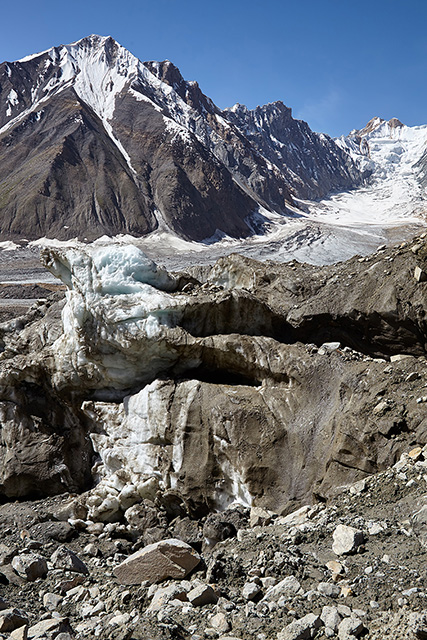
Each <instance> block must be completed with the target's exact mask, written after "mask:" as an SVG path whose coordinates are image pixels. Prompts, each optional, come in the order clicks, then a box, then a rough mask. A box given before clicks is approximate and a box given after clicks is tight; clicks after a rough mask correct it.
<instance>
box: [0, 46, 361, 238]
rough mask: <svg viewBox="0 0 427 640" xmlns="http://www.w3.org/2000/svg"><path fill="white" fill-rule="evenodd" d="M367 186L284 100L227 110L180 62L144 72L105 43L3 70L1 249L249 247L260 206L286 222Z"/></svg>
mask: <svg viewBox="0 0 427 640" xmlns="http://www.w3.org/2000/svg"><path fill="white" fill-rule="evenodd" d="M361 180H362V176H361V174H360V172H359V170H358V169H357V167H356V166H355V165H354V163H353V161H352V159H351V157H350V156H349V154H348V153H347V152H346V151H345V150H344V151H343V150H342V149H340V148H339V147H338V146H337V145H336V144H335V143H334V142H333V141H332V140H331V139H330V138H329V137H328V136H325V135H319V134H315V133H313V132H312V131H310V129H309V128H308V126H307V125H306V124H305V123H302V122H299V121H297V120H293V119H292V117H291V114H290V110H289V109H287V108H286V107H285V106H284V105H283V104H282V103H280V102H278V103H274V104H273V105H266V106H264V107H260V108H258V109H257V110H256V111H255V112H250V111H248V110H246V109H244V108H238V109H233V110H228V111H224V112H222V111H221V110H220V109H218V108H217V107H216V106H215V105H214V104H213V102H212V101H211V100H210V99H209V98H207V97H206V96H205V95H203V93H202V92H201V91H200V89H199V87H198V85H197V83H195V82H186V81H185V80H184V79H183V78H182V76H181V74H180V72H179V70H178V69H177V68H176V67H174V65H173V64H171V63H170V62H168V61H165V62H161V63H159V62H147V63H144V64H143V63H142V62H140V61H139V60H137V59H136V58H135V57H134V56H133V55H132V54H131V53H129V52H128V51H127V50H126V49H124V48H123V47H121V46H120V45H119V44H118V43H117V42H115V41H114V40H113V39H112V38H110V37H108V38H101V37H99V36H89V37H87V38H84V39H83V40H80V41H79V42H76V43H74V44H71V45H67V46H60V47H55V48H52V49H50V50H48V51H45V52H43V53H40V54H36V55H33V56H28V57H27V58H25V59H23V60H21V61H17V62H5V63H3V64H1V65H0V210H1V224H0V234H1V237H2V238H3V239H6V238H15V239H16V238H24V237H25V238H27V239H34V238H37V237H41V236H49V237H57V238H61V239H65V238H70V237H75V236H79V237H80V238H84V237H87V238H89V239H93V238H95V237H99V236H100V235H103V234H105V233H107V234H110V235H115V234H117V233H131V234H134V235H143V234H146V233H147V232H149V231H152V230H154V229H157V228H158V227H159V226H161V227H162V226H163V227H165V226H166V227H167V228H170V229H172V230H173V231H175V232H177V233H178V235H181V236H182V237H185V238H190V239H193V240H197V241H200V240H203V239H204V238H207V237H210V236H212V235H213V234H215V232H216V230H217V229H219V230H221V231H222V232H224V233H226V234H228V235H230V236H233V237H244V236H247V235H248V234H250V233H251V232H253V230H254V227H253V222H252V223H251V222H250V219H251V216H253V215H254V214H255V213H257V212H258V210H259V207H260V206H261V207H263V208H265V209H266V210H267V211H275V212H278V213H280V214H286V213H287V207H288V205H289V204H290V203H291V202H292V199H293V197H294V196H304V197H312V198H317V197H321V196H323V195H325V194H326V193H327V192H329V191H330V190H331V189H343V188H344V189H347V188H349V187H352V186H354V185H356V184H359V183H360V182H361ZM70 212H71V214H70ZM258 219H259V218H258Z"/></svg>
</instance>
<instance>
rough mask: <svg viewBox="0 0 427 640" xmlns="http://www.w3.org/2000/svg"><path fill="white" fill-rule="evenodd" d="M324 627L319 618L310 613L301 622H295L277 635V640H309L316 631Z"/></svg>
mask: <svg viewBox="0 0 427 640" xmlns="http://www.w3.org/2000/svg"><path fill="white" fill-rule="evenodd" d="M321 626H322V621H321V619H320V618H319V616H316V615H315V614H314V613H308V614H307V615H306V616H304V617H303V618H300V619H299V620H294V621H293V622H291V623H290V624H288V625H287V626H286V627H285V628H284V629H283V630H282V631H279V633H278V634H277V640H309V638H311V637H312V636H313V635H314V632H315V630H316V629H318V628H319V627H321Z"/></svg>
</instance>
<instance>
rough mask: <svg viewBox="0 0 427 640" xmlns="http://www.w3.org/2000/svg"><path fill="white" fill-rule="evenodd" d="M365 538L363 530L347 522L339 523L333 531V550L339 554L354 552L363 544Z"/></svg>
mask: <svg viewBox="0 0 427 640" xmlns="http://www.w3.org/2000/svg"><path fill="white" fill-rule="evenodd" d="M364 540H365V538H364V535H363V532H362V531H359V530H358V529H355V528H354V527H348V526H347V525H345V524H339V525H338V526H337V527H336V529H335V531H334V533H333V544H332V551H333V552H334V553H336V554H337V556H340V555H343V554H346V553H354V552H355V551H357V548H358V547H359V546H360V545H362V544H363V542H364Z"/></svg>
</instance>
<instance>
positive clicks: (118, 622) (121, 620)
mask: <svg viewBox="0 0 427 640" xmlns="http://www.w3.org/2000/svg"><path fill="white" fill-rule="evenodd" d="M129 620H130V615H129V614H128V613H118V614H117V615H115V616H114V617H113V618H111V620H110V621H109V623H108V624H109V625H110V626H112V627H115V626H117V627H121V626H123V625H126V624H127V623H128V622H129Z"/></svg>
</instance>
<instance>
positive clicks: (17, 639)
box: [9, 624, 28, 640]
mask: <svg viewBox="0 0 427 640" xmlns="http://www.w3.org/2000/svg"><path fill="white" fill-rule="evenodd" d="M27 638H28V625H27V624H25V625H23V626H22V627H18V629H15V631H12V633H11V634H10V636H9V640H27Z"/></svg>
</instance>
